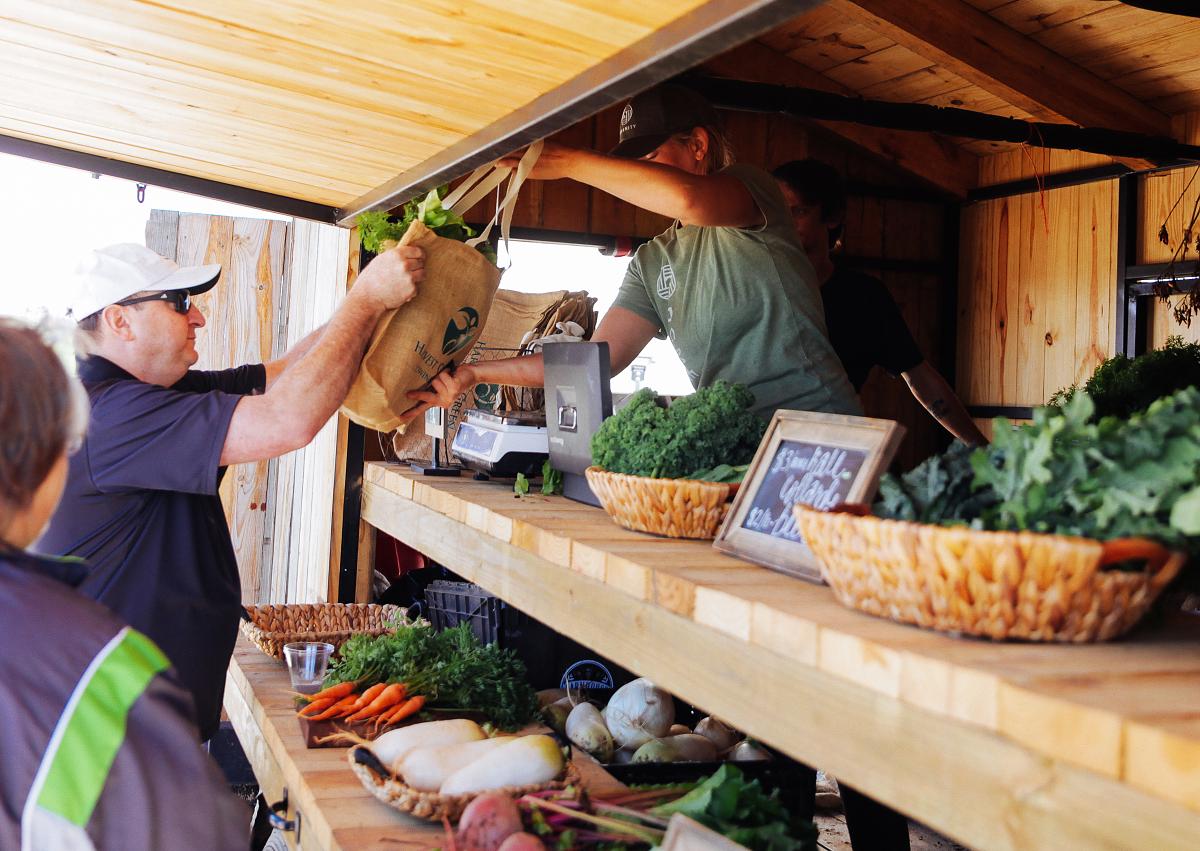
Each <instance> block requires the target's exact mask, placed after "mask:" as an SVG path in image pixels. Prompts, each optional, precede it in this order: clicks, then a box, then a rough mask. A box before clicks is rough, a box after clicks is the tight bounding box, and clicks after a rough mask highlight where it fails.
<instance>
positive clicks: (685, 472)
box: [592, 381, 767, 479]
mask: <svg viewBox="0 0 1200 851" xmlns="http://www.w3.org/2000/svg"><path fill="white" fill-rule="evenodd" d="M753 404H754V394H752V393H751V392H750V391H749V390H748V389H747V388H746V387H745V386H744V385H742V384H729V383H728V382H725V381H718V382H717V383H716V384H713V385H712V386H710V387H705V388H703V389H701V390H697V391H696V392H695V393H693V394H691V395H690V396H683V397H681V398H679V399H676V400H675V401H674V402H673V403H672V404H671V406H670V407H667V408H663V407H660V406H659V404H658V401H657V398H656V396H655V394H654V391H653V390H650V389H649V388H643V389H642V390H639V391H638V392H637V393H634V394H633V396H632V397H630V399H629V401H628V402H627V403H626V405H625V407H623V408H622V409H621V410H619V411H618V412H617V413H616V414H614V415H613V416H611V417H609V418H608V419H607V420H605V421H604V422H603V424H601V426H600V428H599V430H598V431H597V432H596V434H595V435H593V437H592V463H594V464H597V465H599V466H601V467H603V468H604V469H606V470H611V471H613V472H616V473H629V474H632V475H635V476H650V477H652V478H661V479H677V478H682V477H685V476H689V475H690V474H691V473H693V472H694V471H697V470H706V469H710V468H713V467H716V466H718V465H721V464H746V463H748V462H749V461H750V459H751V458H753V457H754V451H755V450H756V449H757V448H758V443H759V441H760V440H761V439H762V435H763V432H764V431H765V430H766V427H767V424H766V422H765V421H764V420H762V419H760V418H759V417H758V416H757V415H756V414H754V413H753V412H752V411H751V410H750V406H751V405H753Z"/></svg>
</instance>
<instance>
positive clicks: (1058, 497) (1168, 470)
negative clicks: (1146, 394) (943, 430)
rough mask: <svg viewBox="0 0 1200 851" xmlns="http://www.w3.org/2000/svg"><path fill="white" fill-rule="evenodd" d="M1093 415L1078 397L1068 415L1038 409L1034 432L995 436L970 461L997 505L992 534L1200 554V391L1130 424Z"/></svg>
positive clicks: (990, 516)
mask: <svg viewBox="0 0 1200 851" xmlns="http://www.w3.org/2000/svg"><path fill="white" fill-rule="evenodd" d="M1094 414H1095V406H1094V405H1093V403H1092V400H1091V398H1090V397H1089V396H1088V395H1087V394H1086V393H1076V394H1074V395H1073V396H1072V398H1071V399H1070V401H1068V402H1067V403H1066V404H1065V405H1064V406H1063V407H1062V408H1061V409H1055V408H1039V409H1037V410H1035V411H1034V421H1033V424H1032V425H1028V426H1023V427H1021V428H1016V429H1014V428H1008V427H1005V426H1004V424H1001V425H1000V426H999V427H998V428H997V429H996V430H995V437H994V439H993V442H992V445H991V446H990V447H988V448H987V449H985V450H980V451H979V452H977V453H976V454H975V455H974V456H973V457H972V459H971V460H972V464H973V466H974V468H975V482H976V484H977V485H979V486H982V487H986V488H988V489H990V490H991V491H992V492H993V493H994V494H995V495H996V497H997V499H998V501H997V503H996V504H995V505H994V506H992V507H990V508H988V509H986V510H985V511H984V512H983V515H982V518H981V519H982V525H983V527H984V528H987V529H1031V530H1033V531H1036V532H1057V533H1060V534H1065V535H1082V536H1084V537H1089V538H1097V539H1100V540H1108V539H1111V538H1119V537H1124V536H1144V537H1147V538H1151V539H1153V540H1156V541H1159V542H1161V543H1163V544H1165V545H1167V546H1170V547H1178V548H1182V549H1190V550H1192V551H1200V539H1197V538H1196V535H1197V532H1198V531H1200V390H1198V389H1197V388H1194V387H1192V388H1188V389H1185V390H1181V391H1180V392H1178V393H1175V394H1174V395H1172V396H1167V397H1164V398H1162V399H1159V400H1158V401H1156V402H1154V403H1153V404H1151V405H1150V406H1149V407H1148V408H1147V409H1146V410H1145V411H1144V412H1142V413H1138V414H1134V415H1133V416H1131V417H1130V418H1128V419H1120V418H1117V417H1103V418H1101V419H1099V421H1097V420H1096V419H1095V416H1094Z"/></svg>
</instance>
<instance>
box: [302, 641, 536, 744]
mask: <svg viewBox="0 0 1200 851" xmlns="http://www.w3.org/2000/svg"><path fill="white" fill-rule="evenodd" d="M348 681H354V682H357V683H359V685H360V687H366V686H369V685H371V684H373V683H378V682H402V683H405V684H406V685H407V686H408V690H409V692H410V693H412V694H423V695H425V697H426V700H427V705H440V706H448V707H454V708H458V709H475V710H479V711H481V712H483V713H484V714H486V715H487V716H488V718H489V719H491V720H492V721H493V722H494V723H495V724H496V725H497V726H500V727H504V728H505V729H513V728H516V727H519V726H520V725H522V724H524V723H525V722H527V721H529V720H531V719H533V718H534V717H535V715H536V713H537V694H536V693H535V692H534V690H533V688H532V687H531V686H530V685H529V683H528V681H527V679H526V670H525V663H524V662H522V661H521V660H520V659H519V658H517V656H516V654H514V653H513V652H512V651H511V650H502V649H500V647H499V645H497V644H483V643H481V642H480V641H479V639H478V638H476V637H475V636H474V634H472V632H471V628H470V625H469V624H466V623H462V624H459V625H458V626H456V627H453V628H451V629H446V630H442V631H441V632H436V631H435V630H434V629H433V627H432V626H429V625H428V624H418V625H414V626H411V627H404V628H401V629H397V630H396V631H395V632H392V633H385V634H384V635H381V636H378V637H371V636H368V635H362V634H359V635H354V636H351V637H350V640H349V641H347V642H346V643H345V644H343V645H342V650H341V658H340V659H339V660H338V661H337V663H336V664H334V666H333V668H332V669H331V670H330V672H329V674H328V676H327V677H326V678H325V684H326V685H327V686H330V685H336V684H337V683H341V682H348Z"/></svg>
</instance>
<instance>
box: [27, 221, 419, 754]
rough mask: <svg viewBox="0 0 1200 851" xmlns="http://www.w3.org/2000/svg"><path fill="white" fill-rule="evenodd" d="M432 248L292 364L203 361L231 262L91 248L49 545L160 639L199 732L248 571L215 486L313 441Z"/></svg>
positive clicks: (366, 296) (208, 728)
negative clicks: (61, 485)
mask: <svg viewBox="0 0 1200 851" xmlns="http://www.w3.org/2000/svg"><path fill="white" fill-rule="evenodd" d="M423 263H424V261H423V252H422V251H421V249H420V248H416V247H413V246H402V247H399V248H394V249H392V250H391V251H387V252H384V253H383V254H380V255H379V256H378V257H376V258H375V259H374V260H373V261H371V263H370V265H368V266H367V267H366V268H365V269H364V270H363V272H362V274H361V275H359V277H358V280H357V282H356V283H355V285H354V287H353V288H352V289H351V290H350V293H349V294H348V295H347V296H346V298H345V299H344V300H343V301H342V303H341V305H340V306H339V307H338V309H337V311H336V312H335V313H334V315H333V317H332V318H331V319H330V320H329V323H328V324H327V325H325V326H324V327H323V328H321V329H319V330H318V331H315V332H313V333H312V334H310V335H309V336H308V337H306V338H305V339H304V340H302V341H300V343H298V344H297V345H296V346H295V347H294V348H293V349H292V350H291V351H290V352H288V353H287V354H286V355H285V356H284V357H283V358H282V359H280V360H278V361H274V362H271V363H267V364H250V365H246V366H240V367H236V368H234V369H228V370H223V371H219V372H206V371H200V370H192V369H190V367H191V366H193V365H194V364H195V363H196V361H197V359H198V357H199V355H198V354H197V352H196V332H197V331H198V330H199V329H200V328H202V327H203V326H204V316H203V315H202V314H201V313H200V310H199V308H197V307H196V305H195V304H193V303H192V297H193V296H195V295H198V294H200V293H203V292H206V291H208V290H209V289H211V288H212V287H213V286H215V285H216V282H217V277H218V275H219V274H220V271H221V270H220V267H219V266H192V267H185V268H179V267H178V266H177V265H176V264H175V263H173V262H171V261H170V260H167V259H165V258H163V257H160V256H159V255H157V254H155V253H154V252H153V251H151V250H150V249H148V248H145V247H144V246H141V245H135V244H132V243H129V244H122V245H113V246H109V247H107V248H102V249H98V250H96V251H93V252H91V253H90V254H88V255H87V257H85V258H84V260H83V261H82V262H81V264H80V265H79V267H78V269H77V270H76V273H75V281H74V286H75V292H74V294H73V297H72V300H71V315H72V316H73V317H74V318H75V319H76V320H77V321H78V323H79V328H80V331H81V337H82V338H83V343H84V345H85V351H86V354H85V356H84V357H82V358H81V359H80V361H79V367H78V368H79V377H80V379H81V380H82V381H83V385H84V387H85V388H86V389H87V392H88V397H89V399H90V402H91V423H90V424H89V426H88V432H87V435H86V436H85V438H84V441H83V445H82V447H81V448H80V450H79V452H78V453H76V454H75V455H74V456H73V457H72V459H71V463H70V467H69V470H68V474H67V484H66V491H65V494H64V496H63V500H62V507H61V508H60V510H59V511H58V512H57V513H56V514H55V515H54V517H53V519H52V520H51V521H50V527H49V529H47V531H46V534H45V536H44V537H43V538H42V539H41V540H40V541H39V542H38V545H37V549H38V551H39V552H42V553H46V554H52V555H59V556H77V557H80V558H83V559H84V560H86V561H87V563H88V567H89V572H88V575H87V577H86V578H85V579H84V581H83V584H82V585H81V586H80V590H81V591H82V592H83V593H84V594H86V595H87V596H89V597H91V598H93V599H94V600H97V601H99V602H101V603H103V604H104V605H106V606H108V607H109V608H110V609H112V610H113V611H114V612H116V613H117V614H118V615H119V616H120V617H121V618H122V619H124V620H125V621H127V622H128V623H129V624H130V625H131V626H133V627H135V628H137V629H139V630H141V631H142V632H144V633H146V634H147V635H148V636H150V637H151V638H152V639H154V641H155V642H156V643H157V644H158V645H159V646H160V647H161V648H162V650H163V652H165V653H166V654H167V658H168V659H170V660H171V664H172V665H173V666H174V667H175V669H176V670H177V671H178V672H179V676H180V679H181V680H182V681H183V684H184V685H185V686H186V687H187V688H188V689H189V690H190V691H191V693H192V698H193V700H194V701H195V704H196V713H197V721H198V723H199V727H200V735H201V736H202V737H203V738H204V739H209V738H211V736H212V735H213V733H215V732H216V730H217V728H218V726H219V724H220V714H221V702H222V697H223V694H224V689H225V670H226V668H227V667H228V666H229V659H230V657H231V656H232V654H233V645H234V642H235V641H236V639H237V625H238V618H239V616H240V614H241V581H240V578H239V575H238V568H237V561H236V559H235V556H234V551H233V543H232V540H231V539H230V535H229V528H228V526H227V524H226V521H225V512H224V510H223V509H222V507H221V501H220V499H219V498H218V496H217V487H218V485H219V483H220V481H221V477H222V475H223V474H224V472H225V468H226V467H227V466H228V465H230V464H240V463H243V462H247V461H263V460H266V459H268V458H273V457H275V456H277V455H282V454H284V453H285V452H290V451H292V450H294V449H299V448H300V447H302V446H304V445H305V444H307V443H308V442H309V441H310V440H312V438H313V436H314V435H316V433H317V432H318V431H319V430H320V429H321V427H322V426H323V425H324V424H325V422H326V421H327V420H328V419H329V417H330V416H332V414H333V413H334V412H335V411H336V410H337V408H338V406H339V405H340V404H341V403H342V400H343V399H344V398H345V396H346V393H347V391H348V390H349V388H350V384H351V382H352V381H353V379H354V376H355V374H356V373H357V372H358V367H359V364H360V362H361V360H362V355H363V352H364V351H365V349H366V344H367V341H368V339H369V338H370V335H371V332H372V331H373V330H374V329H375V325H376V323H377V322H378V320H379V318H380V317H381V316H382V315H383V314H384V312H385V311H387V310H389V309H391V308H395V307H399V306H400V305H401V304H404V303H405V302H407V301H408V300H409V299H411V298H412V297H413V296H414V295H415V294H416V285H417V282H419V281H420V280H421V278H422V276H423V274H424V270H423Z"/></svg>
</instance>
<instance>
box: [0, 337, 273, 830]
mask: <svg viewBox="0 0 1200 851" xmlns="http://www.w3.org/2000/svg"><path fill="white" fill-rule="evenodd" d="M86 418H87V399H86V397H85V396H84V394H83V390H82V388H80V387H79V385H78V382H76V381H75V380H74V379H73V378H71V377H69V376H68V375H67V373H66V370H65V369H64V368H63V365H62V364H61V363H60V362H59V359H58V356H57V355H55V353H54V352H53V351H52V350H51V349H50V348H49V347H48V346H47V345H46V344H45V343H44V342H43V341H42V339H41V337H40V335H39V334H38V333H37V332H36V331H34V330H33V329H32V328H28V327H26V326H23V325H21V324H19V323H17V322H15V321H14V320H9V319H3V320H0V624H3V631H4V646H5V651H4V653H0V729H3V730H4V743H3V745H0V753H2V754H3V758H0V848H6V849H13V851H16V849H22V851H35V850H36V851H42V850H43V849H66V848H69V849H120V851H141V849H146V851H151V849H162V848H174V847H182V846H181V843H182V845H186V846H187V847H190V848H204V849H234V848H241V849H245V848H246V847H247V844H248V835H247V827H248V823H249V820H248V815H249V813H248V810H247V808H246V807H245V805H244V804H242V803H240V802H239V801H237V799H235V798H234V797H233V796H232V795H231V794H230V793H229V791H228V789H226V788H225V787H224V783H223V781H222V780H221V778H220V776H219V773H218V772H217V770H216V767H215V765H214V764H213V762H212V760H211V759H210V758H209V757H208V755H207V754H206V753H204V751H203V750H202V749H201V747H200V745H199V744H198V743H197V742H196V727H195V723H194V721H193V718H192V715H193V712H192V705H191V699H190V698H189V696H188V694H187V692H185V691H184V690H183V689H182V688H180V687H179V685H178V683H177V682H176V681H175V676H174V673H173V672H172V671H171V669H170V667H169V663H168V661H167V659H166V657H165V656H164V655H163V653H162V651H161V650H159V649H158V647H156V646H155V645H154V642H152V641H151V640H150V639H148V638H147V637H146V636H144V635H142V634H141V633H139V632H137V631H136V630H133V629H130V628H129V627H128V626H127V625H125V624H123V623H122V622H121V621H120V620H118V619H117V617H116V616H114V615H113V614H112V613H111V612H110V611H108V610H107V609H105V608H104V607H103V606H101V605H99V604H98V603H95V602H93V601H92V600H89V599H87V598H86V597H83V596H82V595H80V594H79V593H78V592H76V591H75V590H74V587H75V586H77V585H78V584H79V582H80V581H81V580H82V579H83V577H84V576H85V575H86V568H85V567H84V566H83V565H82V564H80V563H78V562H77V561H60V560H55V559H50V558H46V557H42V556H36V555H33V554H31V553H28V552H26V550H25V548H26V547H28V546H29V544H30V543H31V542H32V541H33V540H34V539H35V538H36V537H37V536H38V534H39V533H40V532H41V530H42V528H43V527H44V526H45V524H46V521H47V520H48V519H49V517H50V514H51V512H52V511H53V510H54V507H55V505H56V504H57V502H58V499H59V496H60V495H61V493H62V491H63V484H64V482H65V481H66V478H67V453H68V450H69V449H70V448H71V447H72V445H73V444H75V443H77V442H78V440H79V438H80V437H82V434H83V427H84V424H85V423H86Z"/></svg>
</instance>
